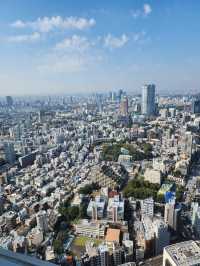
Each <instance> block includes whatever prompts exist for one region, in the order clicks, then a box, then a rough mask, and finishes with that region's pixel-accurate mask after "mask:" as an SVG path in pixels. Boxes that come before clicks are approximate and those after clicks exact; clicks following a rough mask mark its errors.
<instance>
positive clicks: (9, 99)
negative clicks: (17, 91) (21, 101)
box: [6, 96, 13, 107]
mask: <svg viewBox="0 0 200 266" xmlns="http://www.w3.org/2000/svg"><path fill="white" fill-rule="evenodd" d="M6 104H7V106H8V107H11V106H13V98H12V97H11V96H6Z"/></svg>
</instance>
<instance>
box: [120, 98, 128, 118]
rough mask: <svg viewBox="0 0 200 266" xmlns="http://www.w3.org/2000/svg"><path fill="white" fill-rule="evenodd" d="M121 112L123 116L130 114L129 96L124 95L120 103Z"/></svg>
mask: <svg viewBox="0 0 200 266" xmlns="http://www.w3.org/2000/svg"><path fill="white" fill-rule="evenodd" d="M120 113H121V115H123V116H126V115H128V98H127V97H124V98H123V99H122V100H121V103H120Z"/></svg>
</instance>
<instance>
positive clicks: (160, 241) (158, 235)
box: [153, 219, 170, 255]
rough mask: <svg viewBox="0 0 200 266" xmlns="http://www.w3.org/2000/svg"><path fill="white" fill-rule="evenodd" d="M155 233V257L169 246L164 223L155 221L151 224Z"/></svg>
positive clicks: (166, 228) (168, 236)
mask: <svg viewBox="0 0 200 266" xmlns="http://www.w3.org/2000/svg"><path fill="white" fill-rule="evenodd" d="M153 225H154V232H155V255H159V254H161V253H162V252H163V248H164V247H166V246H167V245H169V240H170V234H169V231H168V226H167V224H166V223H164V221H162V220H160V219H157V220H155V221H154V223H153Z"/></svg>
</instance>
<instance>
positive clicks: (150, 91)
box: [142, 84, 156, 116]
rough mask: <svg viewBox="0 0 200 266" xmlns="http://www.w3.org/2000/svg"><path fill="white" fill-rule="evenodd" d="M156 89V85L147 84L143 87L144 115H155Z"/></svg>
mask: <svg viewBox="0 0 200 266" xmlns="http://www.w3.org/2000/svg"><path fill="white" fill-rule="evenodd" d="M155 88H156V86H155V85H154V84H147V85H144V86H143V87H142V114H144V115H147V116H151V115H155V112H156V105H155Z"/></svg>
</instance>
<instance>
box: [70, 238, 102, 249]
mask: <svg viewBox="0 0 200 266" xmlns="http://www.w3.org/2000/svg"><path fill="white" fill-rule="evenodd" d="M88 241H89V242H94V244H95V245H99V244H101V243H102V240H100V239H95V238H90V237H86V236H79V237H76V238H75V239H74V241H73V245H75V246H79V247H85V244H86V242H88Z"/></svg>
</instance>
